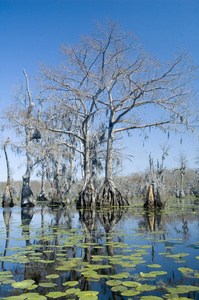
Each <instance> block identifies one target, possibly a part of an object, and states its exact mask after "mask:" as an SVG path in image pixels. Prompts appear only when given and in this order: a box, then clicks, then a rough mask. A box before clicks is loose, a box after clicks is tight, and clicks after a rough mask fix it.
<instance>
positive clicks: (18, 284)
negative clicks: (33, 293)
mask: <svg viewBox="0 0 199 300" xmlns="http://www.w3.org/2000/svg"><path fill="white" fill-rule="evenodd" d="M34 283H35V282H34V280H31V279H30V280H23V281H20V282H13V283H12V287H13V288H15V289H27V288H29V287H30V286H31V285H33V284H34Z"/></svg>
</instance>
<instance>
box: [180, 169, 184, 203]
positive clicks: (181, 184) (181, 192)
mask: <svg viewBox="0 0 199 300" xmlns="http://www.w3.org/2000/svg"><path fill="white" fill-rule="evenodd" d="M180 177H181V178H180V179H181V182H180V191H179V198H184V197H185V193H184V189H183V179H184V174H183V173H182V172H181V174H180Z"/></svg>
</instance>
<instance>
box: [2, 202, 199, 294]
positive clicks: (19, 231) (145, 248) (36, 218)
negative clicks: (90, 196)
mask: <svg viewBox="0 0 199 300" xmlns="http://www.w3.org/2000/svg"><path fill="white" fill-rule="evenodd" d="M172 205H173V204H172ZM180 205H181V206H180V208H179V207H177V206H175V207H173V206H172V207H171V208H169V209H168V210H167V211H165V210H162V212H161V213H160V212H157V213H155V212H149V211H146V210H143V209H142V208H140V207H139V208H138V207H137V208H136V207H132V208H131V207H130V208H126V209H125V208H123V209H118V208H116V207H114V208H113V209H102V210H97V211H95V210H79V211H77V210H76V208H72V207H71V208H68V209H67V208H62V209H59V208H52V207H37V208H23V209H7V210H5V209H2V210H1V211H0V213H1V214H0V216H1V215H2V220H3V224H4V231H2V233H1V228H0V234H2V235H3V234H4V236H5V232H6V241H4V240H0V246H1V249H0V252H2V257H1V256H0V259H1V258H2V260H1V261H2V264H1V268H2V270H5V266H4V260H3V258H5V257H6V259H7V260H6V261H8V263H7V264H6V270H10V271H11V272H12V274H13V275H14V277H13V279H14V280H16V281H21V280H24V279H33V280H34V281H35V283H36V284H37V285H38V286H37V287H36V288H35V290H33V292H38V293H39V294H41V295H44V296H46V295H47V293H48V292H49V291H50V290H49V288H44V287H43V286H42V283H49V282H51V281H52V282H53V283H55V284H56V285H55V286H54V287H53V288H52V289H51V291H63V292H64V291H65V290H66V289H67V286H66V285H63V284H65V283H67V282H71V281H77V282H78V285H77V288H79V289H80V290H82V291H90V290H91V291H92V290H99V291H100V297H101V298H100V297H99V299H120V300H121V299H123V298H122V296H121V294H120V292H117V293H116V292H113V291H112V290H111V286H108V285H107V284H106V281H107V280H110V279H112V278H113V279H114V278H115V277H112V276H115V275H117V274H119V273H121V272H128V273H129V274H130V275H129V278H128V279H127V280H128V281H131V280H132V278H133V280H134V281H138V282H140V283H141V284H152V285H154V286H156V285H157V286H158V285H159V286H160V285H161V288H160V290H158V291H156V292H151V293H149V294H150V295H154V296H155V295H156V296H163V295H164V294H165V293H166V290H165V286H168V285H174V286H175V285H177V284H190V285H193V284H196V285H197V280H198V277H196V276H195V277H194V274H195V273H193V274H191V275H190V276H189V277H186V276H185V275H184V274H182V273H181V272H180V271H179V270H178V269H179V267H187V268H190V269H193V270H195V269H196V263H197V262H198V261H197V259H196V256H198V247H199V246H198V244H197V242H198V241H199V232H198V218H199V207H198V206H193V205H194V204H192V203H191V204H190V205H191V206H188V205H187V203H186V204H185V203H181V204H180ZM193 207H194V210H193ZM11 215H12V218H11ZM10 219H11V221H10ZM18 219H19V222H18V223H19V225H21V226H16V220H18ZM8 243H9V245H8ZM16 246H17V248H20V247H21V250H17V249H14V248H16ZM8 247H9V248H8ZM13 252H14V255H15V254H16V253H17V252H18V253H17V254H19V255H20V253H21V256H20V257H23V258H24V259H25V261H23V262H22V261H20V260H18V262H16V263H12V260H13V257H12V255H13ZM178 253H187V254H189V255H188V256H186V257H185V258H184V257H183V256H182V258H180V257H178V256H177V257H176V258H175V259H174V258H172V257H167V254H168V255H176V254H178ZM142 256H143V259H142ZM15 259H18V256H15ZM176 261H178V262H176ZM152 264H154V265H155V264H159V265H160V269H158V270H161V271H166V272H167V274H166V275H164V276H162V277H158V276H157V278H152V279H150V278H141V277H140V272H143V273H149V272H150V271H152V270H153V271H154V269H153V268H150V267H149V266H150V265H152ZM94 265H96V266H100V265H102V266H103V265H105V266H106V265H109V267H105V268H99V269H97V268H96V269H94V271H95V272H96V278H92V276H91V275H89V272H91V271H93V270H92V266H94ZM133 265H134V266H133ZM155 270H156V269H155ZM84 272H87V275H85V274H84ZM50 274H57V278H56V279H53V280H49V279H47V278H46V276H47V275H50ZM98 275H99V277H97V276H98ZM120 280H121V281H122V280H123V279H120ZM3 286H4V284H2V285H1V286H0V294H1V295H2V297H6V296H12V295H13V294H12V293H13V289H12V288H9V289H6V288H5V289H4V290H3ZM21 292H22V291H21ZM142 295H146V294H141V296H142ZM185 296H187V294H186V295H185ZM189 296H190V297H193V293H191V294H190V295H189ZM74 297H76V296H74V295H73V296H72V295H71V296H69V298H74ZM197 297H198V294H196V299H197ZM76 298H78V297H76ZM76 298H75V299H76ZM137 299H139V296H138V298H137Z"/></svg>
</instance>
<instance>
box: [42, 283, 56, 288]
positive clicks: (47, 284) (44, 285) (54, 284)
mask: <svg viewBox="0 0 199 300" xmlns="http://www.w3.org/2000/svg"><path fill="white" fill-rule="evenodd" d="M39 286H42V287H45V288H52V287H55V286H57V284H56V283H53V282H41V283H39Z"/></svg>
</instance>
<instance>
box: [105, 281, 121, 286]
mask: <svg viewBox="0 0 199 300" xmlns="http://www.w3.org/2000/svg"><path fill="white" fill-rule="evenodd" d="M121 283H122V282H121V280H108V281H107V282H106V284H108V285H110V286H116V285H120V284H121Z"/></svg>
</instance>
